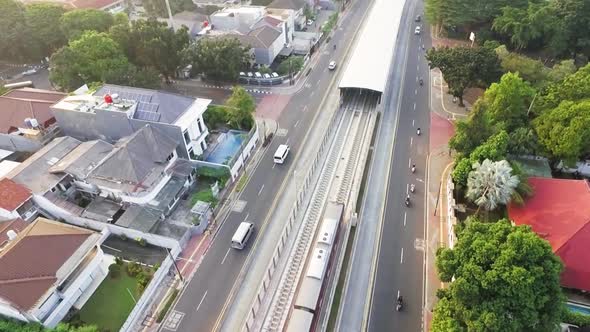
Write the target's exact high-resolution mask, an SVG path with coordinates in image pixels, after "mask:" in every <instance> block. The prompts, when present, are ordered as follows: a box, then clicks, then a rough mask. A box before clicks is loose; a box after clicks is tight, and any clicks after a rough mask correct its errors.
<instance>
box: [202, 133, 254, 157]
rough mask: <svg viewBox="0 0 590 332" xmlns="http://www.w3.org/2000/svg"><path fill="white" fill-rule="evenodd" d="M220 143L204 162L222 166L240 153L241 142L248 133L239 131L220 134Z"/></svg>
mask: <svg viewBox="0 0 590 332" xmlns="http://www.w3.org/2000/svg"><path fill="white" fill-rule="evenodd" d="M222 135H223V136H222V137H220V138H221V141H220V142H219V143H218V144H217V146H216V147H215V148H214V150H213V151H212V152H211V153H210V154H209V156H207V158H206V159H205V161H208V162H210V163H215V164H223V163H225V162H227V161H229V160H231V159H232V158H233V156H234V155H235V154H236V153H238V151H240V146H241V145H242V142H243V141H244V139H245V138H246V137H247V135H248V133H247V132H245V131H240V130H230V131H228V132H227V133H224V134H222Z"/></svg>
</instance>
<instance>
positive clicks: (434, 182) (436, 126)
mask: <svg viewBox="0 0 590 332" xmlns="http://www.w3.org/2000/svg"><path fill="white" fill-rule="evenodd" d="M430 84H431V89H430V91H431V96H430V110H431V113H430V153H429V155H428V169H429V171H428V184H427V188H428V193H427V217H426V218H427V220H426V222H427V224H426V255H425V260H426V262H425V263H426V271H425V280H424V323H425V326H424V329H423V331H429V330H430V323H431V321H432V310H433V309H434V305H435V304H436V301H437V298H436V291H437V289H439V288H441V287H442V286H443V285H442V283H441V282H440V280H439V279H438V275H437V271H436V266H435V258H436V251H437V249H438V248H439V247H442V246H448V238H449V236H448V234H449V229H448V223H447V217H448V213H449V208H452V207H450V206H449V199H452V197H450V196H449V189H450V188H448V179H449V176H450V173H451V172H452V170H453V167H452V166H453V164H452V163H453V157H452V155H451V151H450V148H449V146H448V142H449V139H450V138H451V137H452V136H453V134H454V133H455V128H454V124H453V122H454V120H457V119H462V118H465V117H466V116H467V109H468V108H469V107H470V105H468V103H466V107H459V106H458V105H457V103H454V102H453V97H452V96H451V95H449V94H448V93H447V92H446V91H447V86H446V83H445V82H444V81H443V79H442V74H441V73H440V71H438V70H432V71H431V75H430Z"/></svg>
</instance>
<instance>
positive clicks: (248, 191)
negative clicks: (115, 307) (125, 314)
mask: <svg viewBox="0 0 590 332" xmlns="http://www.w3.org/2000/svg"><path fill="white" fill-rule="evenodd" d="M281 143H282V142H281V140H280V139H277V140H273V143H272V144H271V146H270V147H269V148H268V149H267V150H266V151H265V153H264V155H263V157H262V160H261V161H260V163H259V164H258V166H257V168H256V169H255V171H254V173H253V174H252V175H251V176H252V178H251V179H250V182H249V183H248V185H247V186H246V187H245V188H244V191H243V192H242V195H241V196H240V197H241V198H242V197H251V198H252V199H251V200H246V205H245V207H244V210H243V211H242V212H230V214H229V215H228V217H227V219H226V220H225V221H224V223H223V224H222V225H221V228H220V229H219V230H218V233H217V235H216V237H215V240H214V241H213V243H212V245H211V248H210V249H209V251H208V253H207V254H206V255H205V257H204V259H203V261H202V263H201V265H200V266H199V268H198V269H197V272H196V273H195V275H194V277H193V278H192V279H191V280H190V281H189V284H188V285H187V286H186V287H185V291H184V292H183V294H182V297H181V299H180V300H179V302H178V304H177V305H176V307H175V310H177V311H180V312H184V313H185V317H184V318H183V321H182V322H181V324H180V327H179V331H194V330H195V326H198V328H197V330H198V331H210V330H211V329H212V328H213V325H214V324H215V322H216V320H217V317H218V315H219V312H220V311H221V308H222V307H223V305H224V304H225V301H226V298H227V296H228V295H229V293H230V291H231V287H232V286H233V284H234V282H235V279H236V278H237V276H238V274H239V272H240V270H241V268H242V266H243V264H244V262H245V260H246V257H247V254H248V253H249V251H250V249H251V246H252V244H253V243H254V242H255V241H256V239H257V237H258V236H260V232H259V231H260V228H261V225H262V223H263V221H264V218H265V216H266V214H267V213H268V210H267V209H268V207H267V206H266V205H265V204H256V202H258V201H260V202H270V201H272V200H273V198H274V192H275V191H276V189H275V190H272V188H278V186H280V184H281V182H282V179H283V178H284V175H285V174H284V173H285V172H284V171H283V170H281V169H279V168H274V169H273V168H272V165H274V163H273V162H272V152H274V150H275V149H276V147H278V145H279V144H281ZM269 151H271V152H269ZM267 156H269V157H268V158H267ZM261 183H264V184H265V186H268V187H270V188H271V190H266V191H265V190H264V188H262V190H261V187H259V186H260V184H261ZM242 221H248V222H251V223H253V224H254V228H255V231H254V233H253V234H252V236H251V238H250V240H249V243H248V246H247V247H246V248H245V249H244V250H241V251H240V250H229V248H230V243H231V238H232V236H233V233H234V232H235V230H236V228H237V227H238V225H239V224H240V223H241V222H242ZM228 259H229V260H230V262H231V263H229V262H228V263H226V261H227V260H228ZM222 263H223V264H222ZM205 293H207V294H208V295H207V301H203V302H204V303H200V302H201V301H200V299H201V298H202V296H203V294H205ZM211 295H213V296H211ZM199 304H200V305H199ZM196 307H198V308H199V310H197V311H194V310H193V309H194V308H196ZM193 311H194V312H193ZM189 313H190V314H189Z"/></svg>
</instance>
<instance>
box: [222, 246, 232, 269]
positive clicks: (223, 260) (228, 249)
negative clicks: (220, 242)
mask: <svg viewBox="0 0 590 332" xmlns="http://www.w3.org/2000/svg"><path fill="white" fill-rule="evenodd" d="M230 250H231V248H227V252H226V253H225V256H223V259H222V260H221V265H223V262H225V259H226V258H227V255H229V251H230Z"/></svg>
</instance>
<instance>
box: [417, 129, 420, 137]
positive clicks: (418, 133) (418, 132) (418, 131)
mask: <svg viewBox="0 0 590 332" xmlns="http://www.w3.org/2000/svg"><path fill="white" fill-rule="evenodd" d="M416 135H418V136H420V128H418V129H417V130H416Z"/></svg>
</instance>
